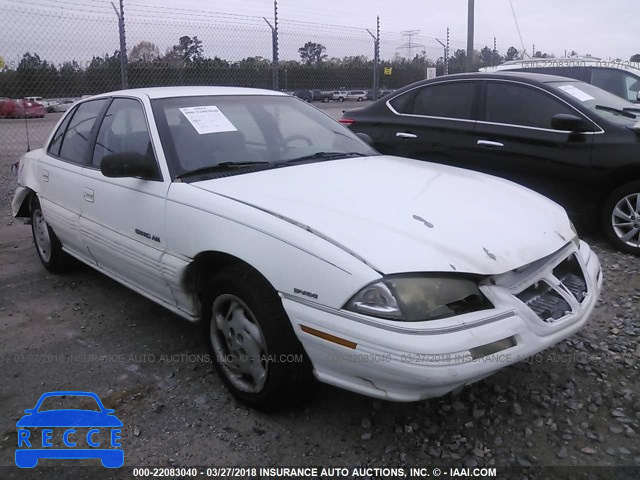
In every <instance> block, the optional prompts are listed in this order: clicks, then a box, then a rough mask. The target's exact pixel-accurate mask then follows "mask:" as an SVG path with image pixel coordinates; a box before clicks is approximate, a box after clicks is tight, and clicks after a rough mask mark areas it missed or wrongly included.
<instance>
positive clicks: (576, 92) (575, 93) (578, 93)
mask: <svg viewBox="0 0 640 480" xmlns="http://www.w3.org/2000/svg"><path fill="white" fill-rule="evenodd" d="M558 88H559V89H560V90H564V91H565V92H567V93H568V94H569V95H571V96H572V97H575V98H577V99H578V100H580V101H581V102H586V101H587V100H593V99H594V98H593V97H592V96H591V95H589V94H588V93H587V92H583V91H582V90H580V89H579V88H578V87H574V86H573V85H561V86H559V87H558Z"/></svg>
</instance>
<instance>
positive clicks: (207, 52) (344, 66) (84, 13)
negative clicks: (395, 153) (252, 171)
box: [0, 0, 464, 163]
mask: <svg viewBox="0 0 640 480" xmlns="http://www.w3.org/2000/svg"><path fill="white" fill-rule="evenodd" d="M58 3H60V5H59V6H57V7H55V8H54V7H51V8H41V7H42V6H40V7H38V8H36V7H35V5H37V4H31V3H30V2H28V1H27V2H22V3H21V4H19V5H14V4H13V3H9V4H5V5H4V6H3V28H2V29H1V30H0V57H2V61H1V62H0V158H9V157H10V158H11V159H13V158H14V157H17V156H18V155H19V154H21V153H24V152H25V151H26V150H27V148H28V146H27V135H28V134H29V135H30V137H29V144H30V147H31V148H36V147H40V146H41V145H42V143H43V142H44V139H45V138H46V136H47V134H48V133H49V132H50V131H51V129H52V127H53V124H54V123H55V121H57V119H58V118H59V117H60V113H59V112H61V111H64V110H65V109H67V108H68V107H69V106H70V105H71V104H72V102H73V101H75V100H77V99H79V98H82V97H83V96H85V95H94V94H98V93H103V92H108V91H113V90H118V89H121V88H122V86H123V84H126V85H127V86H128V87H129V88H137V87H149V86H170V85H228V86H242V87H259V88H267V89H278V90H284V91H289V92H292V93H294V94H296V95H298V96H301V98H304V99H305V100H311V101H313V100H321V99H323V100H325V101H330V100H331V99H336V98H335V97H334V96H333V92H336V91H342V92H344V91H348V90H358V91H362V92H367V93H368V95H369V98H371V97H374V96H379V95H380V94H381V93H382V92H384V91H388V90H393V89H397V88H399V87H402V86H404V85H406V84H408V83H412V82H415V81H417V80H421V79H424V78H426V77H427V75H429V74H433V71H431V72H430V71H429V70H430V69H434V68H435V72H436V74H437V75H442V74H443V73H444V71H445V65H444V62H443V58H444V57H445V50H444V49H443V45H442V41H443V40H444V39H436V38H433V37H426V36H420V35H418V34H417V32H401V33H397V32H396V33H394V32H386V31H382V32H380V31H379V30H377V29H376V25H375V21H374V24H373V25H372V26H371V28H370V29H366V28H355V27H345V26H338V25H330V24H320V23H312V22H302V21H295V20H288V19H281V20H279V21H278V22H277V23H276V22H274V19H273V18H263V17H257V16H243V15H236V14H224V13H211V12H205V11H195V10H186V9H180V8H176V9H174V8H170V7H144V9H143V8H142V7H136V6H135V5H136V4H135V3H133V2H132V3H131V4H130V5H132V6H131V8H130V10H126V8H127V4H126V3H125V12H124V13H125V16H124V24H125V25H124V26H125V32H126V33H125V38H126V52H127V56H126V64H125V66H126V74H123V71H122V65H121V58H120V35H119V26H120V25H119V22H120V20H119V18H120V12H119V11H114V10H112V9H111V5H108V4H104V3H101V2H94V3H78V2H76V1H74V0H65V1H61V2H58ZM63 4H64V5H63ZM67 4H68V7H65V5H67ZM87 5H89V6H95V8H90V9H86V8H88V7H87ZM98 5H99V7H98ZM114 9H115V7H114ZM274 31H275V32H277V35H274ZM445 31H446V30H445ZM443 33H444V32H443ZM445 38H446V36H445ZM438 40H440V41H438ZM376 43H377V45H378V48H379V57H378V58H379V61H377V62H375V61H374V58H375V57H376V55H375V54H376ZM274 44H275V47H274ZM451 44H452V50H451V53H452V52H453V51H454V49H455V48H457V47H458V46H460V47H461V48H462V44H463V42H461V41H459V42H458V44H459V45H456V42H455V41H452V42H451ZM274 57H275V58H277V62H274ZM463 69H464V62H463V61H460V62H458V64H456V62H455V58H453V57H452V58H451V59H449V65H448V71H449V73H455V72H456V71H463ZM374 85H377V88H374ZM33 101H35V102H37V103H40V104H42V105H43V106H44V110H45V111H44V112H42V111H41V110H39V109H37V108H36V107H35V104H34V103H33ZM42 114H44V118H37V119H33V120H31V118H33V117H40V116H41V115H42ZM13 117H16V118H25V117H27V118H29V120H28V123H29V125H28V127H29V128H27V126H26V125H25V124H24V123H25V122H19V121H16V120H15V119H12V118H13ZM7 161H8V160H7ZM14 161H15V160H14ZM5 163H6V162H5Z"/></svg>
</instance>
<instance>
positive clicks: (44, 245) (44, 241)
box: [33, 210, 51, 262]
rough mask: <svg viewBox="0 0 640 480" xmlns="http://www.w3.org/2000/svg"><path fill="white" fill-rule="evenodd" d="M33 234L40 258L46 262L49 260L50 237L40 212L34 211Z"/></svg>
mask: <svg viewBox="0 0 640 480" xmlns="http://www.w3.org/2000/svg"><path fill="white" fill-rule="evenodd" d="M33 232H34V237H35V241H36V247H37V248H38V252H39V253H40V257H41V258H42V259H43V260H44V261H45V262H48V261H49V260H51V237H50V236H49V228H48V227H47V222H45V220H44V217H43V216H42V212H41V211H40V210H36V212H35V213H34V215H33Z"/></svg>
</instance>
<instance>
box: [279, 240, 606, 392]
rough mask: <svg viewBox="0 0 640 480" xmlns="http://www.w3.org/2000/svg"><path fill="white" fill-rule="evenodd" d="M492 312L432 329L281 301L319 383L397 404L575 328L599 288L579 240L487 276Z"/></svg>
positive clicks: (474, 376) (525, 354)
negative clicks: (527, 262) (545, 256)
mask: <svg viewBox="0 0 640 480" xmlns="http://www.w3.org/2000/svg"><path fill="white" fill-rule="evenodd" d="M487 280H488V281H487V282H485V283H483V285H481V287H480V288H481V290H482V292H483V293H484V294H485V295H486V297H487V298H488V299H489V300H490V301H491V302H492V303H493V305H494V306H495V308H494V309H491V310H483V311H479V312H474V313H469V314H465V315H460V316H457V317H450V318H447V319H443V320H433V321H429V322H417V323H407V322H394V321H385V320H379V319H373V318H371V317H367V316H365V315H359V314H356V313H351V312H346V311H344V310H336V309H331V308H327V307H321V306H320V307H319V306H318V305H317V304H314V303H312V302H307V301H301V300H300V299H298V298H293V297H289V296H287V295H283V305H284V307H285V310H286V311H287V314H288V315H289V318H290V319H291V322H292V324H293V327H294V330H295V332H296V335H297V336H298V338H299V340H300V341H301V343H302V344H303V346H304V348H305V350H306V352H307V354H308V355H309V358H310V359H311V361H312V363H313V367H314V372H315V375H316V377H317V378H318V379H319V380H321V381H323V382H325V383H329V384H332V385H335V386H338V387H341V388H344V389H347V390H351V391H354V392H358V393H361V394H364V395H368V396H371V397H376V398H381V399H387V400H394V401H417V400H422V399H425V398H430V397H438V396H442V395H444V394H446V393H448V392H450V391H452V390H456V389H458V388H460V387H463V386H465V385H469V384H471V383H474V382H476V381H478V380H480V379H482V378H484V377H487V376H489V375H491V374H493V373H495V372H496V371H498V370H500V369H502V368H504V367H506V366H508V365H511V364H514V363H517V362H519V361H522V360H524V359H526V358H529V357H531V356H533V355H535V354H537V353H539V352H540V351H542V350H544V349H546V348H548V347H551V346H553V345H555V344H556V343H558V342H560V341H561V340H564V339H565V338H567V337H570V336H571V335H573V334H574V333H576V332H577V331H579V330H580V329H581V328H582V327H584V325H585V324H586V323H587V321H588V320H589V317H590V316H591V314H592V312H593V309H594V307H595V304H596V301H597V299H598V297H599V295H600V290H601V288H602V270H601V267H600V261H599V260H598V257H597V256H596V254H595V253H594V252H593V251H592V250H591V248H590V247H589V246H588V245H587V244H586V243H585V242H582V241H581V242H579V243H573V242H570V243H569V244H567V245H566V246H565V247H564V248H562V249H561V250H560V251H558V252H556V253H555V254H553V255H551V256H550V257H547V258H545V259H542V260H539V261H538V262H534V263H533V264H531V265H527V266H525V267H523V268H521V269H516V270H514V271H512V272H508V273H506V274H502V275H497V276H495V277H492V278H489V279H487Z"/></svg>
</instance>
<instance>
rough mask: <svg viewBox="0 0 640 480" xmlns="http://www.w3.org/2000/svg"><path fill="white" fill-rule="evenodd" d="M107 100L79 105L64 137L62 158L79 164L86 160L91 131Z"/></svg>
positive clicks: (61, 149)
mask: <svg viewBox="0 0 640 480" xmlns="http://www.w3.org/2000/svg"><path fill="white" fill-rule="evenodd" d="M107 101H108V99H106V98H104V99H100V100H92V101H90V102H85V103H81V104H80V105H78V108H76V111H75V113H74V115H73V118H71V120H70V121H69V125H68V127H67V130H66V132H65V134H64V137H63V139H62V147H61V148H60V158H62V159H63V160H67V161H69V162H72V163H78V164H84V163H85V162H86V159H87V154H88V153H89V141H90V138H91V131H92V129H93V127H94V125H95V122H96V118H98V116H99V114H100V112H102V109H103V107H104V106H105V105H106V103H107Z"/></svg>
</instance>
